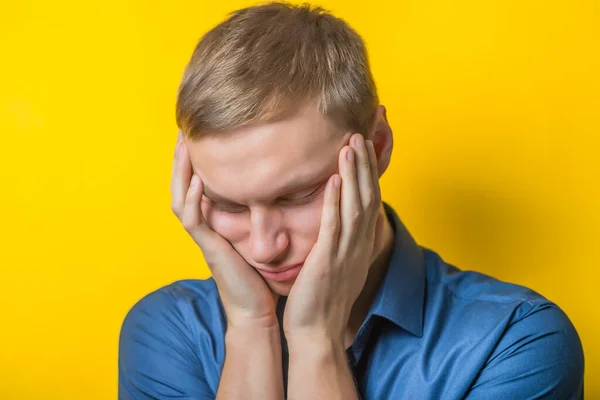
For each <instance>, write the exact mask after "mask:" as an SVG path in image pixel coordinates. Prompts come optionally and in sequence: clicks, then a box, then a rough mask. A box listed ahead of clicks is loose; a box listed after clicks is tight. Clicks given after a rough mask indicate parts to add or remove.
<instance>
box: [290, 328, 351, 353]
mask: <svg viewBox="0 0 600 400" xmlns="http://www.w3.org/2000/svg"><path fill="white" fill-rule="evenodd" d="M286 340H287V344H288V349H289V353H290V357H293V356H296V355H298V356H300V357H303V358H328V357H330V356H333V355H336V357H334V358H335V359H338V358H340V357H339V355H340V354H343V355H344V358H345V354H346V349H345V346H344V341H343V340H342V338H341V337H340V338H335V337H332V336H330V335H322V334H312V335H306V334H303V335H289V336H288V335H286Z"/></svg>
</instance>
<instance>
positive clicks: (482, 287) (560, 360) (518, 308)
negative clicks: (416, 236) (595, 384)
mask: <svg viewBox="0 0 600 400" xmlns="http://www.w3.org/2000/svg"><path fill="white" fill-rule="evenodd" d="M424 254H425V257H426V265H427V280H428V288H429V289H431V292H430V293H431V299H428V301H430V300H431V301H432V302H433V303H434V304H435V303H439V304H440V305H441V304H446V305H448V304H452V306H453V311H451V312H445V313H443V316H442V317H441V320H443V323H444V324H447V325H446V326H448V327H450V326H453V327H454V330H457V331H459V332H460V334H461V335H466V336H468V337H470V338H471V339H473V340H472V341H471V344H472V346H473V347H472V348H471V349H470V351H471V354H477V355H478V356H479V362H480V363H481V365H480V370H479V373H478V374H479V375H478V378H477V380H476V382H475V384H474V385H473V387H472V392H471V397H472V398H478V397H477V394H478V393H481V394H482V397H481V398H486V397H485V396H491V395H493V394H496V395H498V396H499V397H504V396H508V397H509V398H529V397H536V396H539V395H541V394H544V393H545V395H552V396H553V397H552V398H565V399H567V398H578V396H579V393H580V391H582V390H583V370H584V357H583V348H582V345H581V341H580V338H579V336H578V334H577V331H576V329H575V327H574V325H573V323H572V322H571V320H570V319H569V317H568V316H567V315H566V314H565V312H564V311H563V310H562V309H561V308H560V307H559V306H558V305H557V304H556V303H554V302H552V301H550V300H548V299H546V298H545V297H544V296H542V295H541V294H539V293H537V292H535V291H533V290H531V289H529V288H527V287H525V286H521V285H516V284H513V283H509V282H503V281H500V280H498V279H496V278H493V277H491V276H488V275H485V274H482V273H478V272H474V271H461V270H459V269H458V268H456V267H454V266H453V265H450V264H448V263H446V262H444V261H443V260H442V259H441V257H440V256H439V255H437V254H436V253H435V252H433V251H430V250H427V249H425V251H424ZM428 297H429V296H428ZM440 307H441V306H440ZM462 337H465V336H462ZM487 398H489V397H487Z"/></svg>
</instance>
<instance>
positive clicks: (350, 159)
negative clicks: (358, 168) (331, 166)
mask: <svg viewBox="0 0 600 400" xmlns="http://www.w3.org/2000/svg"><path fill="white" fill-rule="evenodd" d="M346 158H348V161H354V152H353V151H352V149H348V152H347V153H346Z"/></svg>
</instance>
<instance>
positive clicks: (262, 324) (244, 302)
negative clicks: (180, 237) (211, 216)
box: [171, 131, 278, 329]
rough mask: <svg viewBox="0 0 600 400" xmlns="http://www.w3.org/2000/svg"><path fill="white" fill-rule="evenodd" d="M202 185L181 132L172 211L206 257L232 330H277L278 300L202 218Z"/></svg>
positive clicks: (172, 188)
mask: <svg viewBox="0 0 600 400" xmlns="http://www.w3.org/2000/svg"><path fill="white" fill-rule="evenodd" d="M203 189H204V186H203V182H202V180H201V179H200V177H199V176H198V175H195V174H193V170H192V164H191V161H190V155H189V151H188V148H187V143H186V141H185V139H183V138H182V134H181V131H180V133H179V138H178V140H177V147H176V150H175V157H174V160H173V171H172V178H171V196H172V200H171V209H172V210H173V212H174V213H175V215H176V216H177V218H178V219H179V220H180V221H181V223H182V225H183V227H184V228H185V230H186V231H187V232H188V233H189V234H190V236H191V237H192V239H193V240H194V242H196V244H198V246H199V247H200V249H201V250H202V254H203V255H204V259H205V260H206V262H207V264H208V267H209V269H210V271H211V272H212V275H213V278H214V280H215V282H216V284H217V287H218V289H219V294H220V297H221V301H222V302H223V306H224V307H225V312H226V314H227V323H228V327H229V328H242V329H247V328H272V327H276V326H277V317H276V314H275V306H276V304H277V299H278V296H277V295H276V294H274V293H272V292H271V290H270V289H269V287H268V286H267V284H266V283H265V282H264V280H263V279H262V277H261V276H260V275H259V274H258V272H256V271H255V270H254V268H253V267H252V266H251V265H250V264H248V263H247V262H246V261H245V260H244V258H243V257H242V256H241V255H240V254H239V253H238V252H237V251H236V250H235V249H234V248H233V246H232V245H231V243H229V242H228V241H227V240H226V239H225V238H224V237H223V236H221V235H220V234H219V233H217V232H216V231H214V230H213V229H212V228H211V227H210V226H208V224H207V222H206V219H205V218H204V216H203V214H202V209H201V200H202V195H203Z"/></svg>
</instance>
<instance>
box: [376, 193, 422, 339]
mask: <svg viewBox="0 0 600 400" xmlns="http://www.w3.org/2000/svg"><path fill="white" fill-rule="evenodd" d="M383 206H384V208H385V213H386V215H387V218H388V220H389V221H390V224H391V225H392V229H393V230H394V232H395V234H394V248H393V250H392V254H391V257H390V263H389V265H388V268H387V271H386V273H385V276H384V278H383V281H382V282H381V285H380V287H379V289H378V291H377V294H376V295H375V298H374V299H373V303H372V304H371V307H370V309H369V313H368V314H367V318H366V320H368V319H369V318H370V317H371V316H372V315H378V316H380V317H383V318H386V319H388V320H390V321H392V322H394V323H395V324H396V325H398V326H400V327H401V328H404V329H405V330H407V331H409V332H411V333H412V334H414V335H416V336H419V337H421V336H423V308H424V302H425V263H424V258H423V253H422V250H421V247H420V246H419V245H418V244H417V243H416V242H415V240H414V239H413V238H412V236H411V235H410V233H409V232H408V230H407V229H406V227H405V226H404V224H403V223H402V221H400V218H398V215H397V214H396V212H395V211H394V209H393V208H392V207H391V206H390V205H388V204H387V203H386V202H383ZM366 320H365V321H366Z"/></svg>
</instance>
